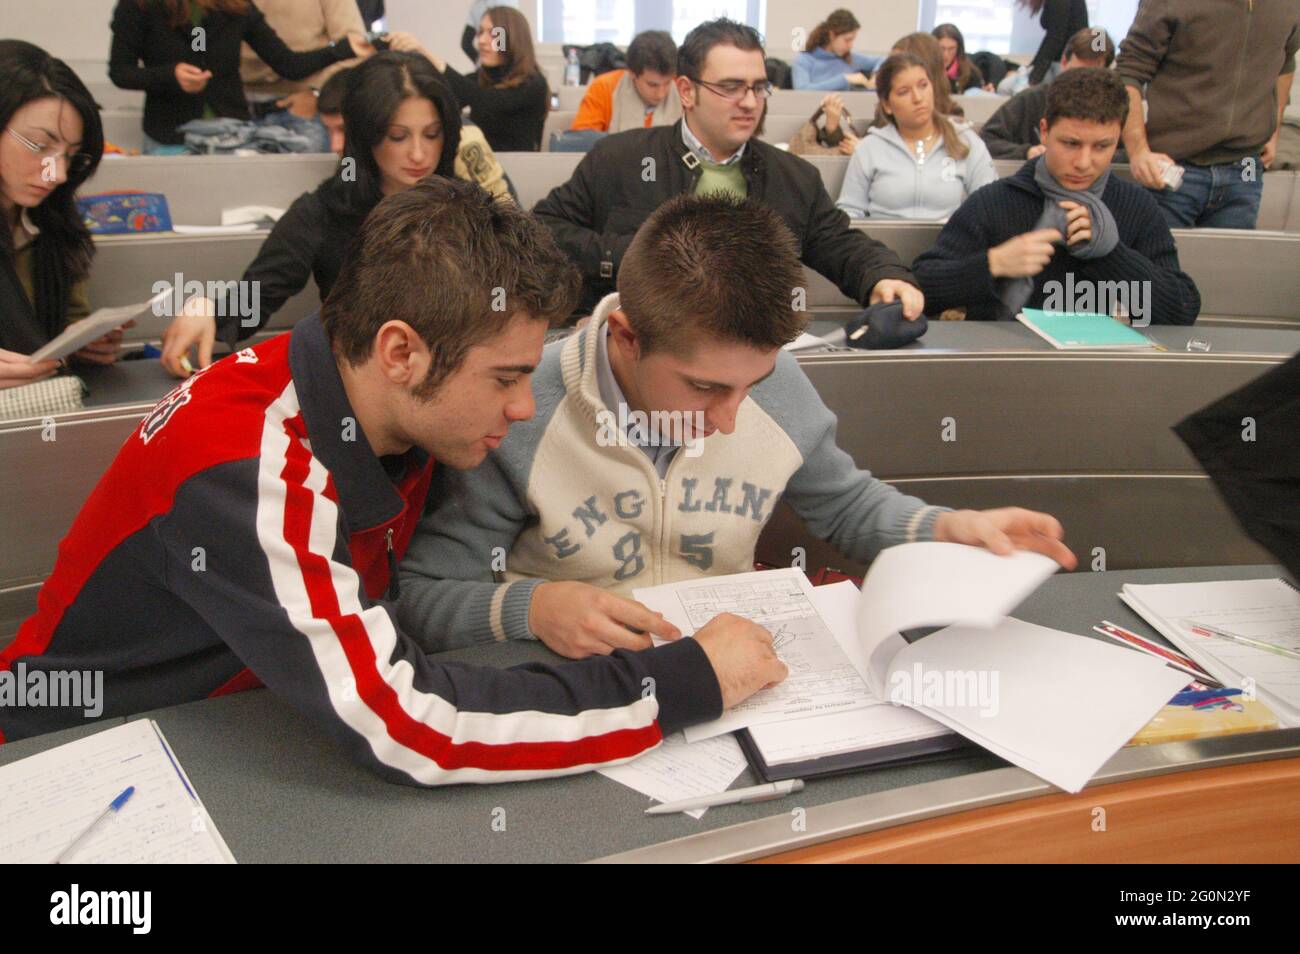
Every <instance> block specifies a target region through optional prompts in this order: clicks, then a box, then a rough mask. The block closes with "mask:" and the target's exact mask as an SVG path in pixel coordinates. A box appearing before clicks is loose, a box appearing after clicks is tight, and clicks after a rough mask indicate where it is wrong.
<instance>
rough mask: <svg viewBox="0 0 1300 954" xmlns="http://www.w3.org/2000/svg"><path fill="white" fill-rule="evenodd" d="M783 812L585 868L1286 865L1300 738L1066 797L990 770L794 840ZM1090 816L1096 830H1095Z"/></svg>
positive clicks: (811, 823)
mask: <svg viewBox="0 0 1300 954" xmlns="http://www.w3.org/2000/svg"><path fill="white" fill-rule="evenodd" d="M1027 800H1028V801H1027ZM786 802H787V803H788V804H787V805H785V806H783V807H784V810H782V811H779V813H778V814H776V815H773V816H770V817H768V818H764V819H759V820H756V821H752V822H745V823H743V824H740V825H733V826H730V827H728V828H721V829H717V830H714V831H708V832H701V833H700V834H698V835H692V836H688V837H686V838H681V839H676V840H674V841H669V842H664V843H663V844H659V845H651V846H648V847H645V848H641V849H636V850H634V851H628V852H623V853H621V854H616V855H610V856H608V857H605V858H600V859H596V860H597V861H599V862H609V863H624V862H627V863H654V862H659V863H685V862H692V863H700V862H741V861H757V860H760V859H764V860H769V861H807V862H820V861H940V860H944V861H1020V862H1029V861H1033V862H1044V861H1081V860H1089V861H1109V862H1121V861H1205V862H1208V861H1215V860H1234V861H1250V860H1291V861H1294V860H1296V859H1297V858H1300V807H1298V806H1300V729H1278V730H1274V731H1272V732H1260V733H1252V734H1249V735H1237V736H1223V737H1219V738H1212V739H1197V740H1192V741H1187V742H1173V743H1168V744H1166V745H1154V746H1139V747H1134V748H1129V749H1123V750H1121V751H1120V752H1118V753H1116V755H1115V756H1114V757H1113V758H1112V759H1111V760H1110V761H1109V762H1107V763H1106V765H1104V766H1103V767H1102V769H1101V770H1100V771H1099V772H1098V773H1097V775H1096V776H1095V777H1094V778H1093V779H1092V781H1091V782H1089V784H1088V786H1087V787H1086V788H1085V789H1084V790H1083V791H1082V792H1080V793H1079V794H1077V795H1069V794H1066V793H1064V792H1061V791H1059V790H1058V789H1055V788H1053V787H1052V786H1051V785H1049V784H1047V783H1046V782H1044V781H1043V780H1042V779H1040V778H1038V777H1037V776H1035V775H1032V774H1030V773H1029V772H1026V771H1024V770H1023V769H1019V768H1004V769H995V770H993V771H989V772H979V773H976V774H973V775H966V776H961V777H958V778H950V779H942V780H939V781H935V782H927V783H924V784H920V785H912V786H905V787H903V788H898V789H893V790H890V791H885V792H878V793H875V794H871V795H863V796H860V797H858V798H852V799H845V800H843V801H839V802H832V803H830V804H828V805H819V806H814V807H810V808H808V809H807V811H806V813H805V815H804V817H803V822H804V829H805V830H803V831H795V830H794V825H793V820H794V819H793V816H792V814H791V810H792V809H794V808H796V807H798V802H797V800H796V799H786ZM1017 803H1019V804H1017ZM778 804H779V803H778ZM1097 808H1102V809H1105V814H1104V815H1101V816H1097V815H1095V814H1094V810H1095V809H1097ZM1097 817H1100V818H1103V819H1104V820H1105V824H1106V829H1105V831H1094V830H1093V827H1092V825H1093V823H1094V822H1093V820H1094V818H1097ZM1009 836H1010V837H1009Z"/></svg>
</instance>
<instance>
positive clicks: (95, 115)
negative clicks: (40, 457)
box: [0, 40, 122, 388]
mask: <svg viewBox="0 0 1300 954" xmlns="http://www.w3.org/2000/svg"><path fill="white" fill-rule="evenodd" d="M103 154H104V133H103V129H102V128H101V126H100V122H99V109H98V107H97V106H96V105H95V101H94V99H93V98H92V97H91V95H90V92H89V91H88V90H87V89H86V87H85V85H84V84H83V83H82V82H81V80H80V79H78V78H77V74H76V73H74V72H73V71H72V70H71V69H69V68H68V66H67V64H65V63H64V62H63V61H62V60H56V59H55V58H54V57H52V56H50V55H49V54H48V53H46V52H45V51H44V50H42V49H41V48H40V47H37V46H33V45H32V44H30V43H25V42H23V41H22V40H0V218H3V227H2V228H0V388H5V387H12V386H14V385H18V384H27V383H29V382H31V381H38V380H40V379H41V378H46V377H49V376H50V375H51V374H53V373H54V372H55V371H56V370H58V366H59V363H58V362H57V361H40V362H36V363H32V362H30V361H28V360H27V355H29V354H31V353H32V352H33V351H35V350H36V349H37V348H39V347H41V346H42V345H43V344H45V343H46V342H48V341H49V340H50V339H51V338H54V337H56V336H57V335H58V334H59V332H61V331H62V330H63V328H64V326H65V325H66V324H67V323H68V321H69V320H70V319H72V318H80V317H83V316H84V315H86V314H88V313H89V310H90V308H89V302H88V301H87V299H86V292H85V280H86V278H87V276H88V275H89V274H90V262H91V259H92V258H93V257H94V254H95V246H94V243H93V242H92V241H91V238H90V233H89V232H87V231H86V227H85V225H83V224H82V221H81V215H80V214H79V213H78V211H77V206H76V202H75V201H74V193H76V191H77V189H78V188H79V187H80V186H81V184H82V183H83V182H85V181H86V179H88V178H89V177H90V176H91V175H93V174H94V172H95V169H96V167H98V165H99V160H100V158H101V157H102V156H103ZM121 337H122V333H121V331H114V332H111V333H110V334H108V335H105V336H104V337H103V338H101V339H99V340H98V341H95V342H92V343H91V344H89V345H87V346H86V347H85V348H83V349H82V350H81V351H79V352H77V354H76V355H75V356H74V357H77V358H79V359H82V360H86V361H91V362H94V363H97V364H108V363H111V362H112V361H113V360H114V359H115V358H116V356H117V350H118V341H119V340H120V339H121Z"/></svg>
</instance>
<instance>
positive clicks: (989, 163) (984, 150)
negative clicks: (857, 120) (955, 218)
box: [835, 123, 998, 220]
mask: <svg viewBox="0 0 1300 954" xmlns="http://www.w3.org/2000/svg"><path fill="white" fill-rule="evenodd" d="M957 131H958V133H959V134H960V135H961V140H962V142H964V143H965V144H966V146H967V148H968V149H969V150H970V151H969V152H968V153H967V154H966V158H965V159H953V158H952V157H951V156H949V155H948V150H947V147H946V146H944V143H943V139H942V138H941V139H940V140H939V141H938V143H937V144H935V145H934V146H931V147H930V151H929V152H928V153H926V155H925V160H924V161H923V162H918V161H917V158H916V153H915V152H914V151H913V150H912V149H911V148H909V147H908V144H907V143H906V142H904V141H903V137H902V136H901V135H899V132H898V129H897V128H895V126H894V124H893V123H890V124H889V125H888V126H876V127H873V128H872V129H871V130H869V131H868V133H867V135H865V136H863V137H862V141H861V142H859V143H858V145H857V147H856V148H855V149H854V150H853V155H852V156H851V157H849V166H848V169H847V170H846V171H845V173H844V185H843V186H842V187H841V188H840V198H839V201H838V202H836V203H835V204H836V205H838V206H839V207H840V208H841V209H843V210H844V211H845V212H847V213H848V215H849V218H851V219H862V218H867V217H868V216H869V217H871V218H873V219H875V218H880V219H931V220H933V219H946V218H947V217H948V216H950V215H952V213H954V212H956V211H957V207H958V206H959V205H961V204H962V202H964V201H965V200H966V199H967V197H968V196H970V195H971V194H972V193H973V192H975V190H976V189H979V188H981V187H983V186H986V185H988V184H989V183H990V182H994V181H996V180H997V178H998V174H997V171H996V170H995V169H994V168H993V159H992V157H991V156H990V155H989V150H988V147H987V146H986V145H984V140H982V139H980V137H979V136H978V135H976V133H975V132H974V131H973V130H972V129H971V128H970V127H969V126H960V125H959V126H958V127H957Z"/></svg>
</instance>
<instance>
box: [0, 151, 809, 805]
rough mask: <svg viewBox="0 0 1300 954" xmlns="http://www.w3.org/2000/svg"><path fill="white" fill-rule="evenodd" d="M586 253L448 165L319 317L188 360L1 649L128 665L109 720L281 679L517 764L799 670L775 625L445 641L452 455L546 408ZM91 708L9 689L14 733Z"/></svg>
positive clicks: (545, 771)
mask: <svg viewBox="0 0 1300 954" xmlns="http://www.w3.org/2000/svg"><path fill="white" fill-rule="evenodd" d="M576 294H577V276H576V275H574V274H573V271H572V269H571V267H569V266H568V264H567V263H566V262H565V261H564V259H563V256H562V255H561V253H560V252H559V250H558V249H557V248H556V247H555V244H554V242H553V241H551V239H550V236H549V235H548V234H547V232H546V230H545V229H543V228H542V227H541V226H540V225H538V224H537V223H536V222H535V221H533V220H532V218H531V217H529V216H528V215H526V214H525V213H523V212H520V211H518V210H517V209H515V208H514V207H513V206H507V205H505V204H502V203H497V202H494V201H493V200H492V198H491V197H490V196H489V195H488V194H487V193H486V192H484V191H483V190H482V189H480V188H479V187H478V186H476V185H474V184H472V183H467V182H462V181H460V180H457V179H446V178H442V177H439V176H429V177H427V178H425V179H424V180H423V181H422V182H420V183H419V184H418V185H416V186H415V187H414V188H412V189H408V190H406V191H405V192H400V193H397V194H394V195H391V196H388V197H387V198H386V199H384V200H383V201H382V202H380V203H379V205H377V206H376V207H375V209H374V211H373V212H371V214H370V216H369V217H368V218H367V219H366V222H365V224H364V225H363V226H362V228H361V230H360V232H359V233H358V235H357V238H356V240H355V242H354V243H353V245H352V248H351V251H350V253H349V257H348V260H347V261H346V262H345V264H344V266H343V271H342V273H341V275H340V276H339V281H338V282H337V283H336V284H335V286H334V289H333V291H332V292H331V294H330V296H329V297H328V298H327V299H326V300H325V303H324V305H323V306H322V309H321V313H320V315H319V316H317V315H312V316H311V317H309V318H304V319H303V320H302V321H300V322H298V324H297V325H295V326H294V329H293V331H292V332H291V333H289V334H284V335H281V336H279V337H277V338H272V339H271V340H269V341H267V342H265V343H264V344H261V345H259V346H257V347H254V348H245V349H244V350H242V351H240V352H239V353H238V354H235V355H231V356H230V357H228V358H226V359H224V360H222V361H218V362H217V363H216V364H214V365H212V366H211V367H208V368H205V369H203V370H202V371H200V372H199V373H197V374H195V375H194V376H192V377H190V378H187V379H186V380H185V381H184V382H182V383H181V384H180V385H178V386H177V388H176V389H175V390H174V391H172V393H171V394H169V395H168V396H167V397H166V398H164V399H163V400H162V402H160V403H159V404H158V406H157V407H155V408H154V409H153V411H152V412H150V413H149V414H148V415H147V416H146V417H145V419H144V421H143V422H142V423H141V425H140V427H139V428H138V429H137V430H136V432H135V433H133V434H132V435H131V436H130V437H128V438H127V440H126V443H125V444H124V445H123V446H122V449H121V450H120V451H119V452H118V456H117V458H116V460H114V462H113V464H112V465H111V466H110V468H109V470H108V472H107V473H106V474H105V475H104V477H103V478H102V479H101V480H100V482H99V485H98V486H97V487H96V488H95V490H94V492H93V493H92V494H91V496H90V499H89V500H88V501H87V502H86V505H85V507H83V508H82V511H81V513H80V514H79V515H78V517H77V520H76V522H75V523H74V524H73V526H72V530H71V531H70V532H69V534H68V536H67V538H66V539H65V540H64V541H63V543H62V544H61V545H60V547H59V560H58V562H57V564H56V565H55V567H54V571H53V573H52V574H51V575H50V578H49V579H48V580H46V582H45V585H44V586H43V587H42V588H41V592H40V597H39V601H38V606H39V608H38V610H37V612H36V614H35V615H34V616H33V617H31V618H30V619H28V620H27V621H26V622H25V623H24V624H23V625H22V627H21V628H20V629H19V631H18V636H17V638H16V639H15V640H14V641H13V642H12V643H11V644H10V645H9V646H7V647H5V648H4V649H3V651H0V673H3V672H5V671H6V670H8V671H10V672H12V673H13V674H14V675H16V676H17V677H18V678H20V679H21V678H24V677H25V676H26V677H30V675H31V674H33V673H45V674H49V673H54V674H56V675H57V674H58V673H60V672H68V671H71V672H78V671H87V670H100V671H102V673H103V680H104V681H103V687H104V695H103V699H102V703H103V704H102V711H101V712H100V713H99V714H100V715H102V716H104V717H111V716H120V715H129V714H131V713H135V712H141V711H145V710H148V709H153V708H158V707H161V706H168V705H176V704H178V703H182V702H189V701H192V700H197V699H203V698H205V697H211V696H219V695H223V694H225V693H229V692H235V691H238V690H240V689H249V688H253V687H255V686H257V685H259V684H264V685H266V686H267V687H269V688H270V689H271V690H272V691H273V692H275V693H276V694H277V695H279V696H281V697H282V698H283V699H284V700H286V701H287V702H289V703H290V704H292V705H294V706H295V707H297V708H298V709H299V710H301V711H302V712H303V713H305V714H306V715H307V716H308V717H309V718H311V719H312V720H313V721H314V722H316V723H317V724H318V725H319V726H321V727H322V728H323V729H324V730H325V731H327V732H329V733H330V734H331V735H332V736H333V737H334V738H335V739H337V740H338V741H339V742H340V743H341V744H342V745H343V747H344V748H345V749H346V750H347V751H348V752H349V753H351V754H352V755H353V756H354V757H355V758H356V759H357V760H358V761H360V762H362V763H363V764H365V765H367V766H369V767H371V768H372V769H374V770H375V771H376V772H378V773H380V774H381V775H383V776H384V777H386V778H388V779H390V780H392V781H397V782H404V783H407V784H416V785H441V784H446V783H452V782H498V781H510V780H517V779H527V778H535V777H540V776H546V775H564V774H572V773H574V772H582V771H586V770H587V769H590V768H593V767H594V766H596V765H599V764H603V763H609V762H618V761H626V760H627V759H630V758H632V757H634V756H636V755H638V754H639V753H641V752H643V751H645V750H646V749H649V748H653V747H654V746H656V745H658V743H659V742H660V741H661V740H662V738H663V736H664V735H665V734H667V733H670V732H673V731H676V730H677V729H680V728H683V727H685V726H687V725H690V724H693V723H695V722H702V721H707V720H710V719H715V718H717V717H718V716H719V715H721V713H722V710H723V708H724V707H725V706H730V705H735V704H736V703H737V702H739V701H741V700H743V699H744V698H746V697H747V696H749V695H750V694H752V693H753V692H756V691H757V690H759V689H761V688H763V687H764V686H767V685H770V684H772V683H776V682H780V681H781V680H782V679H783V678H784V677H785V666H784V664H783V663H781V661H780V660H779V659H777V657H776V655H775V653H774V652H773V650H772V638H771V636H770V634H768V633H767V632H766V631H765V630H763V629H762V628H761V627H759V626H757V625H756V624H754V623H751V622H748V621H747V620H742V619H740V618H739V617H736V616H730V615H726V614H723V615H720V616H719V617H718V618H716V619H715V620H713V621H711V622H710V623H709V624H708V625H707V626H705V627H704V628H703V629H702V630H701V631H700V633H699V634H698V636H697V638H696V639H693V640H682V641H680V642H677V643H674V644H672V645H671V646H663V647H660V648H657V649H649V650H647V651H646V652H642V653H617V654H614V655H612V656H609V657H605V658H601V659H592V660H587V661H584V662H580V663H569V664H565V665H559V666H548V665H543V664H531V665H526V666H521V667H518V668H514V669H494V668H490V667H474V666H466V665H462V664H458V663H457V664H443V663H439V662H438V661H436V660H431V659H428V658H426V656H425V655H424V653H423V652H421V650H420V647H419V646H418V645H417V644H416V643H415V642H414V641H413V640H412V639H410V637H409V636H408V635H407V634H404V633H403V632H402V631H401V629H400V628H399V627H398V626H397V625H396V622H395V620H394V618H393V615H392V612H393V611H392V604H391V603H389V602H386V601H389V600H393V599H396V598H397V596H398V588H397V580H396V570H397V560H398V559H400V558H401V556H402V553H403V552H404V550H405V548H406V546H407V542H408V541H409V539H410V536H411V533H412V531H413V530H414V528H415V524H416V518H417V517H418V516H419V514H420V513H422V512H423V510H424V504H425V498H426V496H427V493H428V489H429V484H430V478H431V476H432V475H433V473H434V472H435V459H436V463H437V465H438V466H437V467H436V470H437V471H442V470H444V469H447V468H465V469H472V468H474V467H476V466H477V465H478V464H479V463H480V462H482V460H483V458H484V456H485V455H486V454H487V452H488V450H489V449H490V448H492V447H496V446H497V445H498V444H499V443H500V442H501V441H502V440H503V439H504V437H505V435H506V432H507V431H508V430H509V429H510V427H511V425H512V424H515V423H516V422H519V421H525V420H527V419H528V418H529V417H531V416H532V414H533V410H534V406H535V405H534V401H533V396H532V392H531V390H530V387H529V384H530V376H531V375H532V373H533V371H534V368H535V366H536V364H537V362H538V361H539V359H540V357H541V353H542V340H543V337H544V335H545V332H546V328H547V320H548V319H554V318H556V317H557V316H559V315H564V314H567V313H568V312H569V310H570V308H571V307H572V303H573V299H574V297H576ZM85 717H86V716H85V714H84V713H83V711H82V710H81V709H80V708H71V709H70V708H67V707H58V708H56V707H53V706H28V705H22V704H17V705H15V704H12V703H7V702H5V701H3V700H0V742H4V741H5V740H14V739H19V738H24V737H27V736H32V735H37V734H39V733H41V732H48V731H52V730H54V729H57V728H62V727H64V726H68V725H73V724H79V723H80V722H81V720H82V719H83V718H85Z"/></svg>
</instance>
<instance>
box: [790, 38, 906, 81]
mask: <svg viewBox="0 0 1300 954" xmlns="http://www.w3.org/2000/svg"><path fill="white" fill-rule="evenodd" d="M849 59H850V60H851V61H852V62H845V61H844V60H842V59H840V58H839V57H838V56H836V55H835V54H834V53H832V52H831V51H830V50H828V49H826V48H825V47H821V48H819V49H816V50H813V51H812V52H811V53H800V54H799V55H798V56H796V57H795V58H794V88H795V89H822V90H826V91H827V92H835V91H843V90H846V89H858V88H859V87H856V86H850V85H849V81H848V80H846V79H845V78H844V77H846V76H848V75H849V74H850V73H862V74H863V75H864V76H870V75H871V74H872V73H874V72H875V71H876V70H877V69H878V68H879V67H880V64H881V63H883V62H885V58H884V57H883V56H863V55H862V54H861V53H850V54H849Z"/></svg>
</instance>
